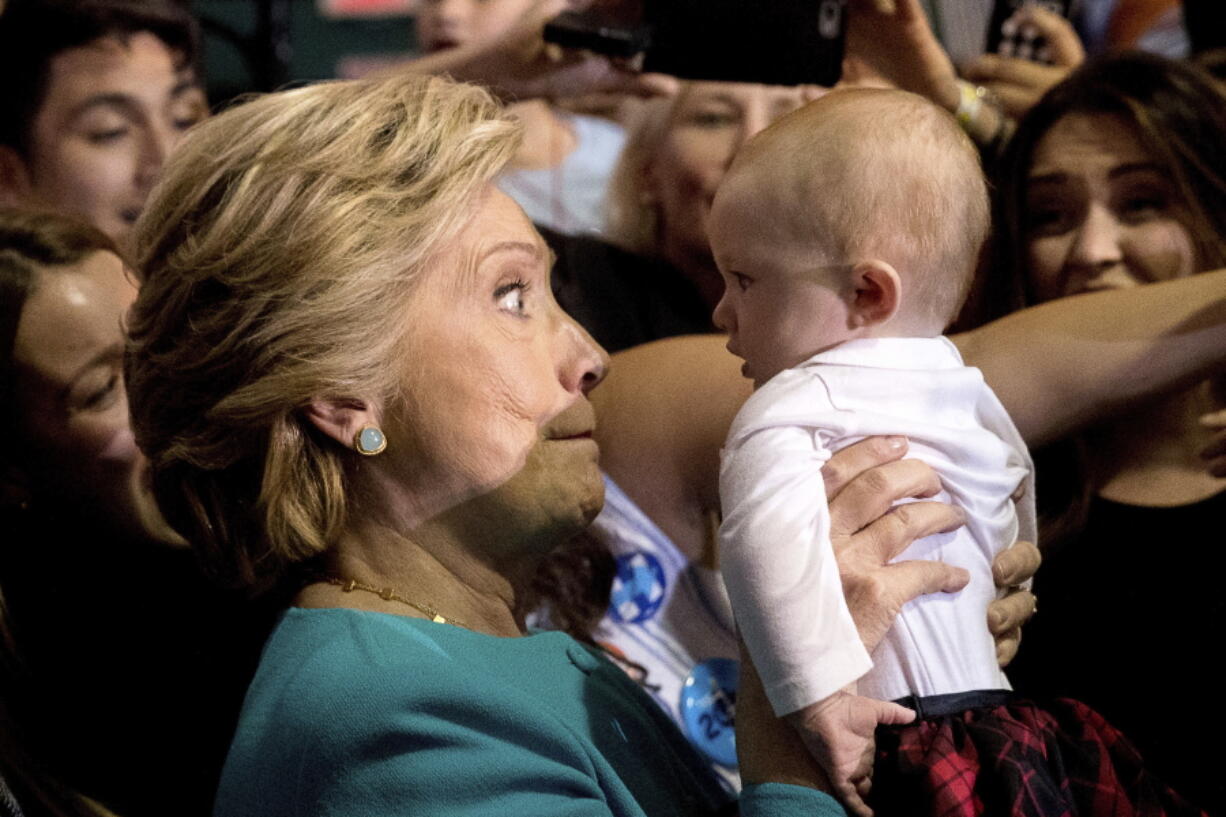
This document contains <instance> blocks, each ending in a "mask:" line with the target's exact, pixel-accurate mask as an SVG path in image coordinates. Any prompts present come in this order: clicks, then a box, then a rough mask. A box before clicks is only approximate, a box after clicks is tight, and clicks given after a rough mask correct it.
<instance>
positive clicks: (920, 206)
mask: <svg viewBox="0 0 1226 817" xmlns="http://www.w3.org/2000/svg"><path fill="white" fill-rule="evenodd" d="M988 224H989V208H988V201H987V191H986V187H985V183H984V179H983V174H982V172H981V170H980V167H979V159H978V155H977V154H976V152H975V150H974V148H973V147H972V145H971V144H970V142H969V140H968V139H967V138H966V137H965V136H964V135H963V133H962V132H961V130H960V129H959V128H958V126H957V124H956V123H955V122H954V120H953V119H952V117H950V116H949V115H948V114H946V113H945V112H943V111H941V110H939V109H937V108H936V107H935V106H933V105H931V104H930V103H928V102H927V101H925V100H923V99H921V98H920V97H917V96H913V95H911V94H906V93H903V92H901V91H886V90H845V91H836V92H832V93H830V94H828V95H826V96H825V97H823V98H822V99H820V100H818V101H817V102H815V103H812V104H811V105H809V106H807V107H805V108H802V109H801V110H799V111H796V112H795V113H793V114H791V115H789V116H787V117H785V118H783V119H782V120H780V121H779V122H777V123H776V124H775V125H774V126H772V127H771V128H769V129H768V130H766V131H764V132H763V133H762V134H761V135H759V136H758V137H757V138H755V139H754V140H752V141H751V142H750V143H749V144H747V145H746V147H745V148H744V149H743V150H742V152H741V153H740V154H739V155H738V157H737V159H736V161H735V162H734V164H733V166H732V168H731V169H730V170H729V172H728V174H727V176H726V177H725V180H724V182H723V184H722V186H721V187H720V188H719V191H718V193H717V195H716V198H715V202H714V204H713V206H712V211H711V221H710V234H711V236H712V247H713V250H714V253H715V258H716V261H717V262H718V265H719V268H720V270H721V273H722V275H723V277H724V284H725V292H724V296H723V298H722V300H721V301H720V303H719V305H718V306H717V307H716V309H715V322H716V324H717V325H718V326H719V327H720V328H722V329H724V330H725V331H727V332H728V335H729V341H728V348H729V350H730V351H732V352H733V353H734V354H736V355H737V356H739V357H741V358H743V359H744V361H745V364H744V368H743V371H744V373H745V375H746V376H747V377H749V378H751V379H752V380H753V382H754V385H755V389H756V391H755V393H754V395H753V396H752V397H751V398H750V399H749V400H748V401H747V402H746V404H745V406H744V407H743V408H742V409H741V411H740V413H739V414H738V415H737V418H736V420H735V421H734V422H733V424H732V428H731V430H730V431H729V433H728V438H727V442H726V443H725V448H724V451H723V455H722V464H721V471H720V496H721V504H722V507H723V512H724V521H723V525H722V527H721V528H720V533H719V544H720V562H721V571H722V573H723V575H724V580H725V583H726V584H727V587H728V591H729V595H730V597H731V599H732V603H733V609H734V611H735V613H736V619H737V624H738V627H739V629H740V632H741V635H742V638H743V639H744V641H745V644H746V646H747V648H748V650H749V653H750V656H751V657H752V659H753V662H754V665H755V666H756V667H757V669H758V671H759V674H760V675H761V678H762V682H763V685H764V687H765V689H766V693H767V696H768V698H769V699H770V702H771V705H772V707H773V708H774V710H775V712H776V714H778V715H780V716H787V717H788V719H789V721H790V722H791V723H792V724H793V725H794V726H796V727H797V728H798V729H799V731H800V733H801V736H802V737H803V738H804V740H805V742H806V744H807V745H808V746H809V749H810V751H811V752H812V753H813V754H814V756H815V757H816V758H817V760H818V761H819V763H821V765H822V766H823V767H824V768H825V769H826V771H827V773H828V774H829V775H830V777H831V781H832V783H833V784H834V786H835V788H836V790H837V793H838V794H839V795H840V796H841V797H842V799H843V801H844V803H845V804H847V805H848V807H849V808H850V809H851V810H852V811H855V812H857V813H859V814H869V813H871V812H870V811H869V809H868V807H867V805H866V804H865V802H864V800H863V799H862V797H861V793H862V792H865V791H866V790H867V773H868V771H867V769H860V770H859V771H857V767H859V766H861V765H862V764H863V763H864V761H863V758H864V755H865V752H866V750H867V748H868V747H869V746H870V745H871V744H870V742H871V740H872V737H873V733H874V729H875V728H876V727H877V725H878V724H879V723H880V724H892V725H895V726H896V728H892V729H883V730H881V731H880V733H879V735H878V752H877V755H878V759H877V763H876V782H875V784H874V787H873V788H874V792H875V795H876V796H875V798H874V805H875V806H876V807H877V808H878V810H879V811H887V812H891V811H892V812H893V813H907V814H915V813H919V812H920V811H921V810H924V807H922V806H920V803H922V802H925V801H927V802H929V803H930V804H931V810H930V813H933V814H976V813H983V812H984V811H985V810H986V811H987V813H991V814H1064V813H1068V812H1067V806H1066V805H1063V804H1065V803H1066V800H1062V799H1060V798H1067V802H1070V803H1071V802H1076V804H1077V806H1076V808H1077V809H1080V810H1079V811H1077V813H1083V814H1090V813H1093V814H1108V813H1115V812H1114V811H1112V809H1113V808H1114V807H1115V805H1113V804H1118V803H1121V802H1126V801H1128V800H1131V799H1133V794H1132V793H1130V792H1123V789H1125V788H1127V786H1125V784H1124V783H1120V782H1119V781H1120V780H1127V781H1128V783H1130V784H1131V783H1133V782H1134V780H1135V779H1136V776H1137V774H1141V775H1143V770H1140V767H1139V759H1137V758H1136V757H1135V753H1134V752H1132V750H1131V747H1130V746H1128V745H1127V742H1126V741H1124V740H1122V739H1121V736H1120V735H1119V733H1118V732H1116V731H1115V730H1114V729H1112V728H1111V727H1110V726H1109V725H1107V724H1106V723H1104V722H1102V720H1101V718H1099V717H1098V716H1097V715H1096V714H1095V713H1093V712H1092V711H1090V710H1088V709H1087V708H1085V707H1084V706H1082V705H1080V704H1076V703H1075V702H1068V703H1067V705H1065V704H1061V707H1063V708H1061V709H1059V710H1046V711H1044V710H1039V709H1037V708H1036V707H1034V706H1033V705H1031V704H1029V703H1025V702H1020V701H1018V700H1016V699H1015V698H1014V697H1013V694H1012V693H1011V692H1010V686H1009V682H1008V679H1007V678H1006V677H1005V675H1004V673H1002V672H1001V670H1000V669H999V667H998V666H997V662H996V654H995V648H994V644H993V640H992V638H991V636H990V634H989V633H988V629H987V623H986V620H985V616H984V610H985V608H986V607H987V604H988V603H989V602H990V601H991V600H992V599H993V598H995V595H996V589H995V587H994V585H993V582H992V575H991V563H992V558H993V557H994V556H995V555H996V554H997V553H998V552H999V551H1001V550H1003V549H1004V548H1006V547H1007V546H1009V545H1011V544H1012V543H1013V542H1014V541H1016V540H1017V539H1018V538H1022V539H1027V540H1029V541H1034V539H1035V522H1034V485H1033V478H1032V474H1031V461H1030V457H1029V455H1028V454H1027V451H1026V446H1025V444H1024V443H1023V441H1022V439H1021V437H1020V435H1019V434H1018V431H1017V429H1016V428H1015V427H1014V425H1013V423H1012V422H1011V421H1010V419H1009V416H1008V414H1007V413H1006V412H1005V410H1004V408H1003V407H1002V406H1001V404H1000V402H999V401H998V400H997V399H996V396H995V395H994V394H993V393H992V391H991V389H989V388H988V386H987V385H986V384H985V383H984V381H983V376H982V375H981V373H980V372H979V370H978V369H974V368H970V367H967V366H964V365H963V363H962V359H961V356H960V355H959V353H958V350H957V348H956V347H955V346H954V345H953V344H952V343H951V342H950V341H949V340H947V339H946V338H944V337H942V336H941V332H942V331H943V330H944V328H945V327H946V326H947V325H948V323H949V322H950V321H951V320H952V319H953V317H954V316H955V314H956V313H957V311H958V309H959V308H960V306H961V304H962V302H963V300H964V299H965V296H966V292H967V290H968V288H969V284H970V281H971V278H972V274H973V270H974V267H975V264H976V260H977V257H978V252H979V248H980V245H981V244H982V242H983V240H984V238H985V236H986V234H987V231H988ZM884 434H902V435H906V437H907V438H908V440H909V451H910V455H911V456H914V457H917V458H919V459H922V460H924V461H925V462H927V463H928V464H929V465H931V466H932V467H933V468H934V469H935V470H936V471H937V473H938V474H939V475H940V477H941V481H942V485H943V491H942V492H941V493H940V494H939V495H938V496H936V497H934V498H935V499H937V500H939V501H943V502H947V503H951V504H953V505H955V506H957V507H959V508H960V509H962V511H963V512H964V513H965V516H966V524H965V525H964V526H963V527H961V528H959V529H957V530H956V531H954V532H952V533H945V534H938V535H933V536H928V537H925V538H923V539H920V540H918V541H917V542H915V543H914V544H912V545H911V546H910V547H909V548H908V549H907V550H906V551H905V552H904V553H903V554H902V556H901V557H900V559H907V560H910V559H924V560H940V561H943V562H945V563H947V564H951V565H955V566H959V567H962V568H965V569H966V571H967V572H968V573H969V574H970V581H969V583H968V584H967V585H966V587H965V588H964V589H962V590H961V591H960V592H957V593H950V594H944V595H930V596H924V597H921V598H918V599H916V600H914V601H912V602H910V603H908V604H906V605H904V606H903V608H902V611H901V613H900V614H899V615H898V617H897V619H896V621H895V623H894V625H893V627H892V628H891V629H890V630H889V632H888V633H887V634H886V635H885V637H884V639H883V640H882V641H881V642H880V644H878V645H876V647H875V649H873V651H872V654H871V656H870V654H869V652H868V650H867V649H866V648H865V646H864V644H863V642H862V641H861V634H860V633H859V632H858V631H857V623H856V622H855V621H854V620H853V619H852V616H851V614H850V613H849V611H848V608H847V605H846V603H845V601H844V598H843V592H842V586H841V584H840V580H839V571H838V565H837V564H836V562H835V556H834V551H833V548H832V544H831V537H830V517H829V513H828V508H827V502H826V496H825V491H824V486H823V482H822V475H821V468H822V465H823V463H825V461H826V460H827V459H828V458H829V457H830V455H831V453H832V452H834V451H837V450H838V449H840V448H842V447H844V446H846V445H849V444H851V443H853V442H856V441H857V440H860V439H863V438H864V437H867V436H873V435H884ZM902 569H906V568H902ZM891 701H893V702H896V703H888V702H891ZM899 703H901V704H904V705H905V707H906V708H904V707H903V706H899V705H898V704H899ZM912 710H915V711H916V712H918V719H915V718H916V715H915V714H913V712H912ZM913 719H915V721H914V723H911V725H909V726H897V725H901V724H907V723H910V722H911V721H912V720H913ZM1053 746H1059V747H1061V749H1060V751H1062V752H1063V753H1064V755H1063V756H1061V754H1060V751H1056V750H1054V749H1053V748H1052V747H1053ZM1091 747H1093V748H1091ZM1100 757H1101V758H1108V760H1107V762H1106V763H1104V764H1102V765H1103V766H1104V768H1099V762H1100V760H1099V759H1100ZM1053 758H1055V759H1053ZM1134 766H1135V767H1136V769H1134V768H1133V767H1134ZM1130 775H1131V777H1130ZM1146 785H1147V786H1149V785H1151V782H1150V781H1149V780H1147V781H1146ZM1117 788H1118V789H1120V790H1121V791H1120V792H1117V791H1116V789H1117ZM1151 788H1152V786H1151ZM1104 790H1106V791H1108V792H1110V794H1109V796H1107V797H1105V798H1104V797H1103V796H1102V791H1104ZM1146 791H1147V792H1148V791H1149V789H1146ZM1166 791H1168V792H1169V790H1166ZM1036 792H1037V794H1036ZM1117 794H1119V797H1118V799H1113V798H1116V796H1117ZM1172 796H1173V795H1172ZM1051 798H1055V799H1051ZM1096 798H1097V799H1096ZM1019 804H1022V805H1021V806H1019ZM1155 813H1158V812H1155Z"/></svg>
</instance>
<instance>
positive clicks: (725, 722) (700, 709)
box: [681, 658, 738, 769]
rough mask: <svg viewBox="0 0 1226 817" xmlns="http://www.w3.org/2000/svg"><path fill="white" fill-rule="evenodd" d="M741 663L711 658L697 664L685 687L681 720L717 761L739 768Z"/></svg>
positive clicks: (702, 748)
mask: <svg viewBox="0 0 1226 817" xmlns="http://www.w3.org/2000/svg"><path fill="white" fill-rule="evenodd" d="M737 675H738V665H737V662H736V661H734V660H732V659H731V658H708V659H707V660H706V661H702V662H700V663H698V664H695V665H694V669H692V670H690V674H689V675H688V676H686V679H685V683H684V684H683V685H682V686H681V719H682V721H683V722H684V723H685V731H686V734H687V735H688V736H689V739H690V742H691V743H693V744H694V745H695V746H697V747H698V750H699V751H700V752H702V753H703V754H704V755H706V756H707V757H708V758H710V759H711V760H712V761H713V762H715V763H718V764H719V765H721V766H727V767H728V768H730V769H735V768H736V687H737Z"/></svg>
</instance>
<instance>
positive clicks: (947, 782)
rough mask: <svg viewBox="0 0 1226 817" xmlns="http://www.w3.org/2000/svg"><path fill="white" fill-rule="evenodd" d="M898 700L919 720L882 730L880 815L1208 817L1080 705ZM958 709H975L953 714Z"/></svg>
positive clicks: (1004, 699)
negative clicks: (1042, 706) (916, 712)
mask: <svg viewBox="0 0 1226 817" xmlns="http://www.w3.org/2000/svg"><path fill="white" fill-rule="evenodd" d="M984 702H988V705H986V706H985V705H982V704H983V703H984ZM900 703H902V704H904V705H906V706H911V707H913V708H917V711H919V713H920V717H918V718H917V719H916V720H915V721H914V722H913V723H909V724H907V725H905V726H883V727H880V728H878V730H877V758H876V764H875V766H874V770H873V787H872V794H871V796H870V798H869V805H871V806H872V808H873V811H874V812H875V813H876V815H877V817H904V816H905V817H917V815H924V817H929V816H930V817H972V815H988V817H1006V815H1016V816H1017V817H1089V816H1090V815H1094V817H1107V816H1108V815H1110V816H1111V817H1165V815H1197V817H1208V815H1207V813H1206V812H1204V811H1202V810H1200V809H1198V808H1195V807H1194V806H1192V805H1191V804H1189V803H1188V802H1187V801H1185V800H1184V799H1183V798H1182V797H1180V796H1179V795H1178V794H1177V793H1175V792H1174V791H1172V790H1171V789H1170V788H1168V787H1167V786H1165V785H1164V784H1163V783H1162V782H1160V781H1159V780H1157V779H1155V778H1154V776H1153V775H1151V774H1150V773H1148V772H1147V771H1146V770H1145V766H1144V764H1143V762H1142V760H1141V756H1140V755H1139V754H1138V753H1137V750H1136V749H1134V748H1133V746H1132V744H1131V743H1129V741H1128V739H1127V738H1126V737H1124V735H1123V734H1121V733H1120V732H1119V730H1117V729H1115V727H1113V726H1111V724H1109V723H1107V722H1106V721H1105V720H1104V719H1103V717H1102V716H1101V715H1099V714H1098V713H1097V712H1095V711H1094V710H1092V709H1090V708H1089V707H1088V706H1086V705H1085V704H1082V703H1078V702H1077V701H1071V700H1066V699H1058V700H1054V701H1051V702H1050V703H1049V704H1048V705H1047V706H1045V707H1044V708H1042V709H1040V708H1039V707H1038V706H1036V705H1035V704H1033V703H1031V702H1029V701H1026V700H1023V699H1021V698H1017V697H1014V695H1013V693H1010V692H999V691H992V692H971V693H964V694H960V695H938V696H933V697H931V698H922V699H918V700H915V699H908V700H904V701H900ZM951 703H953V704H958V703H962V704H966V703H970V704H971V705H972V706H974V707H975V708H966V707H965V706H959V707H957V709H956V711H950V710H951V709H952V708H951V707H949V706H948V704H951ZM943 704H944V706H943ZM976 704H979V705H976ZM934 710H935V711H934ZM942 710H944V711H942Z"/></svg>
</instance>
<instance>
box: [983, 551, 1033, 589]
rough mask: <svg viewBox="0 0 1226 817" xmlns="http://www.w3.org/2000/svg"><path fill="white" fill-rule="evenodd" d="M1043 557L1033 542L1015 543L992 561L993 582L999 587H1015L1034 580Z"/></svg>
mask: <svg viewBox="0 0 1226 817" xmlns="http://www.w3.org/2000/svg"><path fill="white" fill-rule="evenodd" d="M1042 561H1043V557H1042V556H1041V555H1040V554H1039V549H1038V548H1037V547H1035V545H1034V543H1032V542H1020V541H1019V542H1014V543H1013V546H1012V547H1009V548H1006V549H1005V550H1002V551H1001V552H1000V553H998V554H996V558H995V559H993V560H992V581H993V582H995V583H996V586H997V587H1013V586H1015V585H1019V584H1022V583H1024V582H1027V581H1029V580H1030V579H1032V578H1034V574H1035V573H1037V572H1038V570H1039V564H1040V563H1041V562H1042Z"/></svg>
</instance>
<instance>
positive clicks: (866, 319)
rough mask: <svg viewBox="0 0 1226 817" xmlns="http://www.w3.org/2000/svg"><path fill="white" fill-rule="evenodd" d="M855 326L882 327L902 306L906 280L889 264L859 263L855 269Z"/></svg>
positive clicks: (852, 274) (853, 285) (853, 284)
mask: <svg viewBox="0 0 1226 817" xmlns="http://www.w3.org/2000/svg"><path fill="white" fill-rule="evenodd" d="M851 278H852V291H853V296H852V302H851V315H850V320H851V324H852V326H853V327H855V328H857V329H858V328H862V327H869V326H880V325H881V324H883V323H885V322H886V321H888V320H890V319H891V318H893V317H894V315H895V314H897V312H898V307H899V305H900V304H901V303H902V279H900V278H899V276H898V271H897V270H895V269H894V267H892V266H891V265H889V264H887V263H886V262H885V261H878V260H876V259H869V260H867V261H859V262H857V263H856V265H855V266H853V267H852V268H851Z"/></svg>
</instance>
